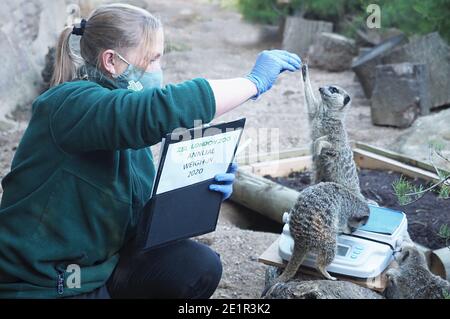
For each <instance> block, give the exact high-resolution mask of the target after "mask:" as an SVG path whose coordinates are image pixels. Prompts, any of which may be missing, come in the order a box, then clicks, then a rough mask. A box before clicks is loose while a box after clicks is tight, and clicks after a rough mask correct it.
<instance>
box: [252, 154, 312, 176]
mask: <svg viewBox="0 0 450 319" xmlns="http://www.w3.org/2000/svg"><path fill="white" fill-rule="evenodd" d="M251 166H252V167H253V173H254V174H257V175H259V176H265V175H270V176H288V175H289V174H290V173H292V172H298V171H303V170H307V169H310V168H311V167H312V157H311V156H301V157H293V158H287V159H282V160H276V161H269V162H264V163H255V164H252V165H251Z"/></svg>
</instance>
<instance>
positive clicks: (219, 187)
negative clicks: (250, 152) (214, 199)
mask: <svg viewBox="0 0 450 319" xmlns="http://www.w3.org/2000/svg"><path fill="white" fill-rule="evenodd" d="M237 169H238V165H237V164H236V163H232V164H231V165H230V168H229V169H228V171H227V173H225V174H217V175H216V176H215V177H214V180H215V181H216V182H218V183H220V184H211V185H209V189H210V190H212V191H216V192H220V193H222V201H224V200H226V199H228V198H230V196H231V193H233V182H234V178H235V176H234V174H235V173H236V171H237Z"/></svg>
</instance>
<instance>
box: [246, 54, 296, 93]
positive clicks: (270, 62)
mask: <svg viewBox="0 0 450 319" xmlns="http://www.w3.org/2000/svg"><path fill="white" fill-rule="evenodd" d="M301 65H302V60H301V59H300V57H299V56H298V55H296V54H293V53H289V52H287V51H283V50H271V51H267V50H266V51H262V52H261V53H260V54H259V55H258V58H257V59H256V64H255V66H254V67H253V70H252V72H251V73H250V74H249V75H248V76H247V79H249V80H250V81H252V82H253V83H255V85H256V87H257V89H258V94H257V95H256V96H254V97H253V99H256V98H258V97H259V96H260V95H261V94H263V93H264V92H266V91H268V90H269V89H270V88H271V87H272V85H273V84H274V83H275V81H276V79H277V78H278V75H280V74H281V73H282V72H284V71H286V70H288V71H291V72H294V71H296V70H299V69H300V68H301Z"/></svg>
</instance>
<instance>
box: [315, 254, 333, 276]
mask: <svg viewBox="0 0 450 319" xmlns="http://www.w3.org/2000/svg"><path fill="white" fill-rule="evenodd" d="M334 255H335V254H334V253H328V254H327V253H323V252H322V253H319V254H318V255H317V262H316V263H317V269H318V270H319V272H320V273H321V274H322V275H323V276H324V277H325V278H326V279H329V280H337V279H336V278H335V277H333V276H331V275H330V274H329V273H328V271H327V270H326V268H327V266H328V265H329V264H331V262H332V261H333V259H334Z"/></svg>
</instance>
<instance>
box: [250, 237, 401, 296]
mask: <svg viewBox="0 0 450 319" xmlns="http://www.w3.org/2000/svg"><path fill="white" fill-rule="evenodd" d="M279 240H280V239H279V238H277V240H275V241H274V242H273V243H272V245H270V246H269V248H267V249H266V250H265V251H264V252H263V253H262V254H261V256H259V258H258V261H259V262H261V263H263V264H266V265H269V266H275V267H280V268H284V267H286V265H287V262H286V261H284V260H283V259H281V257H280V255H279V253H278V244H279ZM391 266H392V264H391V265H389V267H387V269H386V270H385V271H384V272H382V273H381V274H380V275H379V276H377V277H374V278H368V279H361V278H355V277H349V276H343V275H339V274H333V276H335V277H336V278H338V279H339V280H345V281H350V282H352V283H354V284H357V285H360V286H362V287H365V288H369V289H372V290H375V291H378V292H383V291H384V289H386V285H387V281H386V276H385V273H386V271H387V270H388V269H389V268H390V267H391ZM299 271H300V272H302V273H304V274H307V275H311V276H315V277H317V278H322V275H321V274H319V273H318V272H317V271H316V270H314V269H311V268H309V267H300V269H299Z"/></svg>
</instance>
